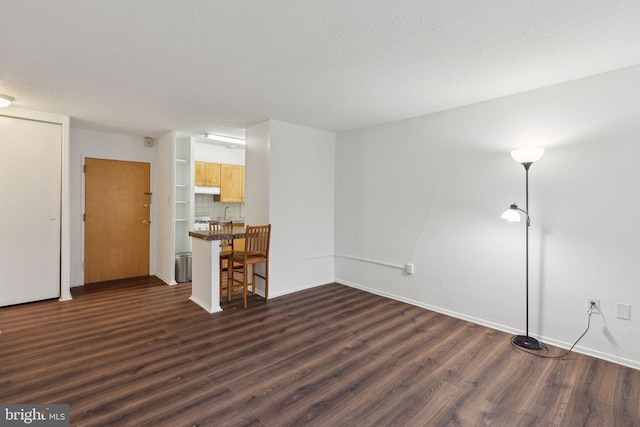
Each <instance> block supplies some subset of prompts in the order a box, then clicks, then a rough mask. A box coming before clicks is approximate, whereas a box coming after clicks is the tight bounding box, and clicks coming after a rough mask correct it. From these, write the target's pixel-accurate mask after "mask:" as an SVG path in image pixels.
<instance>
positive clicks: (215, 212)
mask: <svg viewBox="0 0 640 427" xmlns="http://www.w3.org/2000/svg"><path fill="white" fill-rule="evenodd" d="M195 196H196V198H195V202H196V203H195V206H194V216H195V217H196V218H197V217H201V216H210V217H211V218H212V219H216V218H224V213H225V212H224V211H225V209H226V208H227V207H228V208H229V211H228V213H227V217H231V218H244V203H222V202H214V201H213V196H212V195H211V194H196V195H195Z"/></svg>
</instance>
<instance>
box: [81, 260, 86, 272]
mask: <svg viewBox="0 0 640 427" xmlns="http://www.w3.org/2000/svg"><path fill="white" fill-rule="evenodd" d="M85 265H86V264H85V262H84V261H82V269H83V270H84V267H85Z"/></svg>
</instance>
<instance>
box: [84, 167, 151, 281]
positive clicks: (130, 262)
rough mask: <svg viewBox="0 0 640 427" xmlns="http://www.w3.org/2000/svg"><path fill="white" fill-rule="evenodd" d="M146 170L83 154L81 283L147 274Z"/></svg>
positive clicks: (148, 228) (149, 202) (148, 173)
mask: <svg viewBox="0 0 640 427" xmlns="http://www.w3.org/2000/svg"><path fill="white" fill-rule="evenodd" d="M150 170H151V168H150V164H149V163H139V162H126V161H119V160H104V159H91V158H87V159H85V198H84V200H85V225H84V227H85V228H84V230H85V231H84V262H85V267H84V283H94V282H102V281H105V280H114V279H123V278H126V277H137V276H146V275H148V274H149V233H150V222H151V221H150V217H151V215H150V211H151V196H150V191H151V189H150V182H151V178H150Z"/></svg>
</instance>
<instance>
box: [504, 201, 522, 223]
mask: <svg viewBox="0 0 640 427" xmlns="http://www.w3.org/2000/svg"><path fill="white" fill-rule="evenodd" d="M501 218H502V219H506V220H507V221H509V222H520V214H519V213H518V206H517V205H516V204H515V203H514V204H513V205H511V207H510V208H509V209H507V210H506V211H504V213H503V214H502V217H501Z"/></svg>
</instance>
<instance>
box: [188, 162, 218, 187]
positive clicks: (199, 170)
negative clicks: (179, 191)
mask: <svg viewBox="0 0 640 427" xmlns="http://www.w3.org/2000/svg"><path fill="white" fill-rule="evenodd" d="M194 166H195V174H194V176H195V185H202V186H205V187H220V166H221V165H220V164H219V163H209V162H194Z"/></svg>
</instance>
